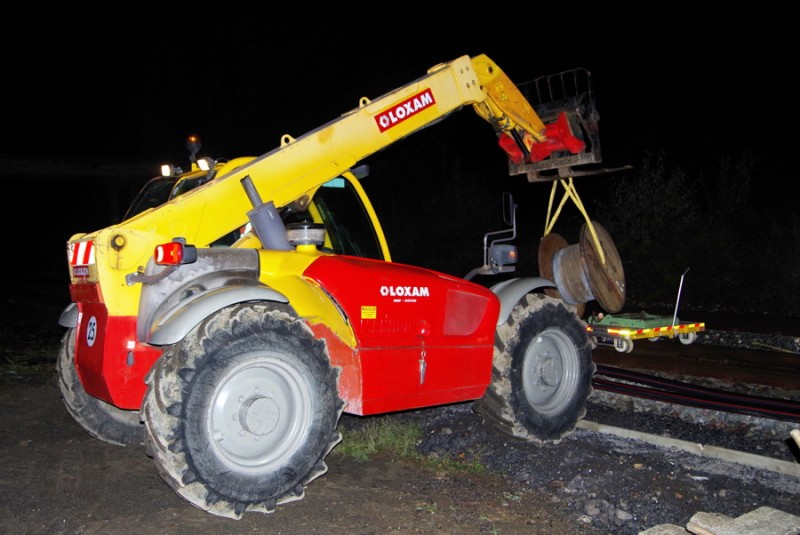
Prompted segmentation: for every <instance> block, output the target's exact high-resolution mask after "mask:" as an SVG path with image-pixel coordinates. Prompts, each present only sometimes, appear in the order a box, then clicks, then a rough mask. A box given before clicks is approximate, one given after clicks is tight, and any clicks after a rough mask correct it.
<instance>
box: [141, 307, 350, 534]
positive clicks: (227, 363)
mask: <svg viewBox="0 0 800 535" xmlns="http://www.w3.org/2000/svg"><path fill="white" fill-rule="evenodd" d="M337 377H338V371H337V370H336V369H334V368H332V367H331V365H330V361H329V359H328V355H327V351H326V347H325V344H324V342H323V341H321V340H317V339H315V338H314V336H313V334H312V332H311V330H310V329H309V328H308V326H307V325H306V324H304V323H303V322H301V321H300V320H298V319H297V318H295V317H293V316H291V315H290V314H288V313H287V312H281V311H277V310H274V309H272V308H269V307H266V306H264V305H255V304H242V305H237V306H233V307H230V308H227V309H223V310H221V311H220V312H218V313H217V314H215V315H214V316H212V317H210V318H208V319H206V320H205V321H204V322H202V323H201V324H200V325H199V326H198V327H197V328H196V329H195V330H194V331H192V332H191V333H189V335H187V337H186V338H185V339H184V340H183V341H182V342H181V343H179V344H176V345H175V346H172V347H169V348H166V350H165V351H164V355H163V357H162V358H161V359H159V361H158V362H157V363H156V365H155V366H154V367H153V369H152V370H151V372H150V374H149V375H148V377H147V384H148V389H147V393H146V395H145V401H144V404H143V409H142V417H143V419H144V422H145V425H146V428H147V433H146V438H147V447H148V453H149V454H150V455H151V456H152V457H153V459H154V461H155V463H156V466H157V468H158V470H159V473H160V474H161V476H162V478H163V479H164V480H165V481H166V482H167V484H168V485H169V486H170V487H172V489H173V490H175V492H177V493H178V494H179V495H180V496H182V497H183V498H184V499H186V500H187V501H189V502H190V503H191V504H192V505H194V506H196V507H198V508H200V509H203V510H205V511H208V512H210V513H212V514H215V515H218V516H223V517H229V518H240V517H241V515H242V513H244V512H245V511H258V512H264V513H269V512H272V511H273V510H274V508H275V506H276V505H277V504H280V503H284V502H288V501H293V500H298V499H301V498H302V497H303V495H304V492H305V486H306V485H307V484H308V483H309V482H310V481H312V480H313V479H315V478H317V477H319V476H320V475H322V474H324V473H325V472H326V471H327V466H326V465H325V462H324V458H325V456H326V455H327V454H328V453H329V452H330V450H331V449H332V448H333V447H334V446H335V445H336V444H337V443H338V442H339V441H340V440H341V435H340V434H339V433H338V432H337V431H336V425H337V422H338V420H339V416H340V415H341V412H342V409H343V407H344V403H343V401H342V400H341V399H340V398H339V395H338V390H337Z"/></svg>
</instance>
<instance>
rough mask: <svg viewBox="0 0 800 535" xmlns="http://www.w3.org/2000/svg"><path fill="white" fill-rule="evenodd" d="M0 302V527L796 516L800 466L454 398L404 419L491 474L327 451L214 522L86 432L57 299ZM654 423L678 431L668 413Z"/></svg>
mask: <svg viewBox="0 0 800 535" xmlns="http://www.w3.org/2000/svg"><path fill="white" fill-rule="evenodd" d="M3 302H4V303H5V305H6V309H7V310H12V309H13V310H17V311H20V312H25V314H22V313H16V314H13V315H10V316H7V317H6V318H4V321H2V322H0V431H2V435H1V436H0V534H5V533H8V534H15V535H16V534H26V535H34V534H45V533H46V534H48V535H50V534H95V533H97V534H99V533H102V534H104V535H105V534H112V535H113V534H117V533H125V534H134V535H136V534H151V533H164V534H184V533H186V534H189V533H191V534H194V533H205V534H211V535H214V534H223V533H224V534H245V533H269V534H292V535H305V534H317V533H319V534H322V533H325V534H329V533H336V534H338V533H347V534H348V535H349V534H354V535H387V534H447V535H449V534H466V535H470V534H487V533H488V534H500V535H516V534H526V535H536V534H540V533H541V534H545V533H546V534H548V535H550V534H555V533H558V534H561V533H564V534H570V535H598V534H614V535H635V534H637V533H639V532H640V531H642V530H644V529H648V528H650V527H653V526H655V525H659V524H663V523H670V524H677V525H682V524H685V523H686V521H688V520H689V518H690V517H691V516H692V515H693V514H694V513H696V512H698V511H708V512H716V513H720V514H725V515H727V516H730V517H737V516H739V515H742V514H744V513H747V512H749V511H751V510H752V509H754V508H755V507H758V506H761V505H768V506H771V507H774V508H776V509H780V510H782V511H786V512H789V513H791V514H796V515H800V505H798V504H800V501H798V499H797V498H798V496H800V481H798V480H797V479H796V478H793V477H787V476H779V475H776V474H775V473H771V472H765V471H760V470H754V469H751V468H749V467H742V466H736V465H733V464H731V463H723V462H717V461H713V460H710V459H706V458H702V457H697V458H695V457H694V456H692V455H687V454H685V453H683V452H681V451H667V450H664V449H663V448H657V447H654V446H649V445H647V444H639V443H636V442H635V441H630V440H621V439H613V438H609V437H606V436H602V435H598V434H597V433H592V432H589V431H585V430H579V431H578V432H576V433H575V434H574V435H573V436H570V437H567V439H565V440H564V442H562V443H561V444H558V445H554V446H552V447H537V446H535V445H531V444H519V443H511V442H509V441H508V440H507V439H506V438H504V437H502V436H499V435H498V434H497V433H495V432H492V431H490V430H489V429H487V428H486V426H484V425H482V424H481V422H480V420H479V419H478V418H476V417H475V415H474V414H472V413H471V411H470V410H468V409H469V408H468V407H462V406H455V407H451V408H442V409H425V410H422V411H414V412H413V413H411V414H409V415H408V417H410V418H412V419H414V421H416V422H417V423H420V424H421V427H423V429H424V432H425V435H424V439H423V440H422V443H421V444H420V446H418V448H419V449H420V452H421V453H422V454H424V455H428V456H430V455H435V456H439V457H441V456H446V455H454V454H456V453H457V452H462V453H464V454H465V455H466V457H467V458H468V460H469V459H470V458H471V459H474V460H476V461H478V462H480V463H481V464H482V465H483V466H485V467H486V472H484V473H481V474H466V473H461V472H453V471H449V472H446V473H445V472H439V471H435V470H433V469H431V468H428V467H426V466H423V465H422V464H415V463H414V462H412V461H408V460H402V459H397V458H389V457H383V458H382V457H373V458H371V459H370V460H368V461H358V460H355V459H353V458H352V457H348V456H345V455H343V454H342V453H340V452H339V451H338V450H337V449H334V450H333V452H331V454H330V455H329V456H328V458H327V464H328V467H329V471H328V473H327V474H325V475H323V476H322V477H320V478H318V479H316V480H315V481H313V482H312V483H311V484H310V485H309V486H308V488H307V490H306V496H305V497H304V499H302V500H299V501H295V502H292V503H287V504H284V505H281V506H278V508H277V509H276V510H275V512H274V513H272V514H268V515H263V514H259V513H246V514H245V515H244V516H243V518H242V519H241V520H238V521H237V520H229V519H224V518H220V517H216V516H213V515H211V514H209V513H206V512H203V511H201V510H199V509H196V508H194V507H193V506H191V505H189V504H188V503H187V502H185V501H184V500H183V499H181V498H180V497H179V496H178V495H176V494H175V493H174V492H173V491H172V490H171V489H170V488H169V487H168V486H167V485H166V483H164V482H163V481H162V480H161V478H160V476H159V475H158V472H157V470H156V468H155V465H154V463H153V462H152V460H151V459H150V458H149V457H147V455H146V454H145V451H144V448H143V447H129V448H122V447H118V446H112V445H110V444H107V443H105V442H102V441H100V440H97V439H95V438H92V437H91V436H90V435H89V434H88V433H86V432H85V431H84V430H83V429H82V428H81V427H80V426H79V425H78V424H77V423H76V422H75V421H74V420H73V419H72V418H71V416H69V414H68V413H67V411H66V409H65V407H64V406H63V403H62V402H61V399H60V395H59V390H58V388H57V386H56V384H57V383H56V376H55V354H56V351H57V348H58V343H59V339H60V336H61V334H63V329H61V328H60V327H58V326H57V319H58V314H60V311H61V309H62V308H63V307H61V306H60V305H57V304H56V305H53V304H51V303H50V300H48V301H47V306H45V307H38V308H34V307H31V306H30V303H31V301H30V299H27V300H26V301H25V305H26V306H24V307H21V306H19V302H18V301H17V300H16V297H13V296H12V297H6V298H4V301H3ZM588 416H589V417H593V416H595V415H593V414H592V413H591V408H590V414H589V415H588ZM392 417H393V416H392ZM359 421H360V420H359V418H358V417H353V416H348V415H344V416H343V417H342V422H341V423H342V425H343V426H346V425H358V422H359ZM651 432H658V433H668V432H675V434H676V436H680V435H678V434H677V428H676V427H675V426H674V424H669V425H667V426H663V425H662V426H661V427H657V428H656V430H654V431H651Z"/></svg>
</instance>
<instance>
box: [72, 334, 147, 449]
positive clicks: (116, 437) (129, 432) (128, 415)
mask: <svg viewBox="0 0 800 535" xmlns="http://www.w3.org/2000/svg"><path fill="white" fill-rule="evenodd" d="M56 371H57V373H58V387H59V389H60V390H61V399H62V401H63V402H64V405H65V406H66V408H67V412H69V414H70V415H71V416H72V418H73V419H74V420H75V421H76V422H78V424H80V426H81V427H83V429H85V430H86V431H88V432H89V434H90V435H92V436H93V437H95V438H99V439H100V440H102V441H103V442H108V443H109V444H114V445H116V446H130V445H134V444H142V443H143V442H144V426H143V425H142V423H141V422H140V421H139V411H130V410H124V409H120V408H118V407H115V406H114V405H111V404H110V403H106V402H105V401H103V400H100V399H97V398H95V397H92V396H90V395H89V394H87V393H86V390H84V388H83V385H82V384H81V382H80V378H79V377H78V372H77V370H75V329H74V328H72V329H68V330H67V332H66V333H64V336H63V337H62V339H61V348H60V349H59V351H58V362H57V363H56Z"/></svg>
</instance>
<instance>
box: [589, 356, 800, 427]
mask: <svg viewBox="0 0 800 535" xmlns="http://www.w3.org/2000/svg"><path fill="white" fill-rule="evenodd" d="M592 384H593V386H594V387H595V388H596V389H598V390H605V391H607V392H614V393H616V394H624V395H628V396H635V397H639V398H645V399H650V400H654V401H662V402H665V403H679V404H681V405H687V406H690V407H696V408H701V409H710V410H720V411H726V412H734V413H737V414H750V415H754V416H761V417H766V418H772V419H775V420H785V421H797V422H800V401H793V400H786V399H781V398H775V397H765V396H754V395H750V394H746V393H742V392H735V391H728V390H721V389H716V388H709V387H705V386H700V385H696V384H692V383H687V382H683V381H678V380H675V379H666V378H664V377H661V376H658V375H652V374H647V373H642V372H636V371H631V370H625V369H621V368H616V367H614V366H605V365H598V366H597V373H596V374H595V377H594V379H593V380H592Z"/></svg>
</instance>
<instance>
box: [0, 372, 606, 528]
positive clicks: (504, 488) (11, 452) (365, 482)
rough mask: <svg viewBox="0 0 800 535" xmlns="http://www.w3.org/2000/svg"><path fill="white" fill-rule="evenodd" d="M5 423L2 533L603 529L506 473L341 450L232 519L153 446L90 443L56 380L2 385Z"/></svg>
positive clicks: (0, 417) (0, 444) (0, 443)
mask: <svg viewBox="0 0 800 535" xmlns="http://www.w3.org/2000/svg"><path fill="white" fill-rule="evenodd" d="M0 422H2V424H0V425H2V438H0V466H2V468H3V469H2V472H3V477H2V478H0V497H2V500H0V532H2V533H9V534H10V533H24V534H38V533H42V534H43V533H48V534H55V533H59V534H60V533H64V534H66V533H70V534H75V533H104V534H109V533H129V534H136V533H148V534H149V533H170V534H172V533H174V534H182V533H187V534H188V533H192V534H194V533H206V534H222V533H225V534H231V533H255V532H259V533H273V534H293V535H297V534H306V533H308V534H313V533H326V534H327V533H352V534H363V535H367V534H375V535H379V534H390V533H392V534H393V533H398V534H399V533H443V534H449V533H460V534H472V533H475V534H479V533H498V534H517V533H530V534H535V533H548V534H552V533H575V534H578V533H586V534H591V533H599V532H598V531H595V530H593V529H592V528H591V527H590V526H587V525H582V524H580V522H579V520H578V519H577V518H576V517H575V515H574V514H570V513H569V512H562V511H561V510H560V508H559V504H558V503H557V501H554V500H553V496H548V495H541V494H539V493H538V492H536V491H534V490H532V489H528V488H524V487H522V486H520V485H516V486H515V485H513V484H511V483H509V482H508V481H505V480H504V479H503V478H502V477H501V476H499V475H496V474H481V475H471V474H464V475H461V474H453V473H448V474H444V473H436V472H434V471H431V470H430V469H428V468H423V467H420V466H415V465H414V464H413V463H412V462H410V461H401V460H397V459H390V458H372V459H370V460H369V461H366V462H362V461H357V460H354V459H353V458H351V457H347V456H344V455H341V454H338V453H337V452H336V451H335V450H334V452H332V453H331V455H330V456H329V457H328V466H329V471H328V473H327V474H325V475H324V476H322V477H321V478H319V479H317V480H315V481H314V482H312V483H311V485H309V487H308V489H307V491H306V496H305V498H304V499H302V500H299V501H296V502H292V503H288V504H285V505H283V506H279V507H278V508H277V509H276V511H275V512H274V513H272V514H268V515H263V514H258V513H247V514H245V515H244V517H243V518H242V519H241V520H238V521H237V520H229V519H223V518H219V517H216V516H213V515H210V514H208V513H205V512H203V511H201V510H199V509H196V508H194V507H193V506H191V505H189V504H188V503H187V502H185V501H183V500H182V499H181V498H180V497H178V496H177V495H176V494H174V493H173V492H172V490H171V489H170V488H169V487H167V485H166V484H165V483H163V482H162V481H161V479H160V477H159V475H158V473H157V472H156V469H155V466H154V465H153V463H152V461H151V460H150V459H149V458H148V457H147V456H146V455H145V453H144V449H143V448H136V447H128V448H123V447H118V446H112V445H110V444H106V443H104V442H102V441H99V440H97V439H94V438H92V437H91V436H89V435H88V434H87V433H86V432H84V431H83V430H82V429H81V428H80V427H79V426H78V425H77V424H76V423H75V422H74V421H73V420H72V418H71V417H70V416H69V415H68V414H67V412H66V410H65V409H64V408H63V406H62V404H61V400H60V398H59V392H58V389H57V387H56V386H55V385H54V384H52V383H49V382H44V383H43V384H3V385H0Z"/></svg>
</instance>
